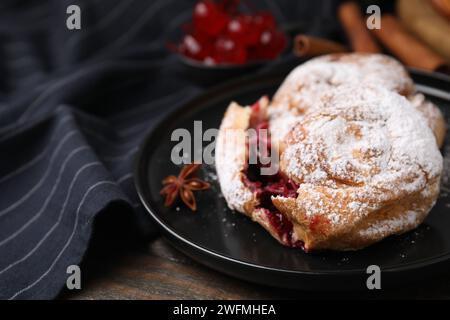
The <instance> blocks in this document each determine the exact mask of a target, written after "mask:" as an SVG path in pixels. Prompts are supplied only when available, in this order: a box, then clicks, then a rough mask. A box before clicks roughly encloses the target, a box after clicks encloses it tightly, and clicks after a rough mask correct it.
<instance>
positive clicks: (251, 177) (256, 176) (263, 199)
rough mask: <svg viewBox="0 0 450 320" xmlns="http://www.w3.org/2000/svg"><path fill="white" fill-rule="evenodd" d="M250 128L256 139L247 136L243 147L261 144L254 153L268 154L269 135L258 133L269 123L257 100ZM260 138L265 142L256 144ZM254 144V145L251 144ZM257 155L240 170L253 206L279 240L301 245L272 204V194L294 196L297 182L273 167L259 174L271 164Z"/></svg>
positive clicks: (269, 149) (291, 228)
mask: <svg viewBox="0 0 450 320" xmlns="http://www.w3.org/2000/svg"><path fill="white" fill-rule="evenodd" d="M250 127H251V128H253V129H255V130H256V139H253V140H252V139H249V141H248V145H247V148H248V149H249V150H250V148H251V147H252V148H254V150H255V149H256V147H258V146H264V147H265V148H266V150H258V154H260V153H261V152H265V153H266V155H269V156H270V152H271V141H270V135H268V134H265V135H262V134H260V130H261V129H266V130H268V129H269V123H268V121H267V120H266V119H264V115H263V114H262V113H261V110H260V106H259V103H258V102H257V103H255V104H254V105H253V106H252V116H251V120H250ZM261 139H264V140H265V142H266V143H264V144H259V142H260V140H261ZM255 146H256V147H255ZM259 160H260V157H258V161H257V163H256V164H247V167H246V169H245V172H244V181H243V182H244V184H245V185H246V186H247V187H248V188H249V189H250V190H252V192H254V193H255V194H256V197H257V199H258V200H259V205H258V207H257V209H263V210H264V212H265V214H266V217H267V220H268V221H269V223H270V225H271V226H272V227H273V229H274V230H275V231H276V232H277V234H278V236H279V238H280V239H281V240H282V241H283V243H284V244H285V245H287V246H290V247H299V248H304V246H303V242H302V241H295V240H293V225H292V223H291V222H290V221H289V219H288V218H286V216H285V215H284V214H282V213H281V212H280V211H279V210H278V209H277V208H276V207H275V206H274V205H273V203H272V199H271V198H272V196H282V197H286V198H296V197H297V189H298V187H299V186H298V184H296V183H295V182H293V181H291V180H289V179H288V178H286V177H285V176H284V175H283V174H282V173H280V172H279V171H278V170H277V173H275V174H273V175H262V174H261V168H263V167H269V166H270V165H271V163H268V164H262V163H261V162H260V161H259Z"/></svg>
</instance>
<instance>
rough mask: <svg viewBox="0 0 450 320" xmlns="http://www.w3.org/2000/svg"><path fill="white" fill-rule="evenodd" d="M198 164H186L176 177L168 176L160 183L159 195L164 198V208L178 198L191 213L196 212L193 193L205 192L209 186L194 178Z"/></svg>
mask: <svg viewBox="0 0 450 320" xmlns="http://www.w3.org/2000/svg"><path fill="white" fill-rule="evenodd" d="M199 168H200V165H199V164H188V165H185V166H184V167H183V169H181V171H180V174H179V175H178V177H176V176H173V175H170V176H168V177H166V178H165V179H164V180H163V181H162V183H163V185H164V187H163V188H162V190H161V192H160V193H161V195H163V196H165V201H164V206H166V207H171V206H172V205H173V204H174V203H175V201H176V200H177V198H178V196H179V197H180V198H181V200H182V201H183V202H184V204H186V205H187V206H188V207H189V209H191V210H192V211H196V210H197V203H196V201H195V197H194V191H199V190H205V189H208V188H209V187H210V184H209V183H208V182H206V181H203V180H201V179H199V178H197V177H196V173H197V171H198V169H199Z"/></svg>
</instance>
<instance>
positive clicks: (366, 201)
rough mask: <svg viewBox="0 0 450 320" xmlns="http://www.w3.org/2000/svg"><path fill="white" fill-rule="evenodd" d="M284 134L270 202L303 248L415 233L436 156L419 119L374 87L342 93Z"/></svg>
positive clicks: (430, 201) (428, 198) (325, 97)
mask: <svg viewBox="0 0 450 320" xmlns="http://www.w3.org/2000/svg"><path fill="white" fill-rule="evenodd" d="M319 101H320V105H319V108H318V110H317V111H316V112H310V113H308V114H307V115H305V117H304V119H303V121H302V122H301V124H297V125H296V126H295V127H294V128H293V129H292V130H291V132H290V133H289V135H288V140H287V141H286V148H285V150H284V152H283V154H282V155H281V163H280V165H281V170H282V171H283V172H284V173H285V174H286V175H288V176H289V177H290V178H291V179H293V180H295V181H296V182H297V183H299V184H300V187H299V189H298V197H297V198H296V199H293V198H282V197H276V198H274V199H273V203H274V205H275V206H276V207H277V208H278V210H280V212H282V213H283V214H284V215H286V216H287V217H289V219H291V221H292V223H293V225H294V230H295V235H296V238H298V239H299V240H301V241H303V242H304V243H305V247H306V248H307V249H337V250H351V249H358V248H362V247H364V246H367V245H369V244H371V243H373V242H376V241H379V240H381V239H383V238H385V237H387V236H389V235H392V234H398V233H403V232H406V231H408V230H411V229H413V228H415V227H417V226H418V225H419V224H420V223H421V222H422V221H423V219H424V218H425V217H426V216H427V214H428V212H429V211H430V209H431V208H432V206H433V205H434V203H435V201H436V198H437V196H438V194H439V182H440V176H441V172H442V161H443V160H442V156H441V154H440V152H439V150H438V147H437V144H436V141H435V138H434V135H433V133H432V131H431V130H430V128H429V126H428V124H427V122H426V120H425V118H424V117H423V116H422V115H421V114H420V113H419V112H418V111H416V110H415V109H414V108H411V105H410V102H409V101H408V100H407V99H406V98H404V97H402V96H400V95H399V94H397V93H395V92H392V91H390V90H388V89H386V88H383V87H380V86H341V87H338V88H334V89H331V90H329V91H328V92H327V93H325V94H322V95H321V98H320V99H319Z"/></svg>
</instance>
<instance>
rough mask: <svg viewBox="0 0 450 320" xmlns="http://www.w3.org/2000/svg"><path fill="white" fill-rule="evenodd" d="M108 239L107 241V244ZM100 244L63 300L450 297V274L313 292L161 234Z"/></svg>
mask: <svg viewBox="0 0 450 320" xmlns="http://www.w3.org/2000/svg"><path fill="white" fill-rule="evenodd" d="M107 243H108V242H107ZM106 247H108V249H105V245H104V244H103V245H99V246H97V247H96V248H95V249H91V250H90V252H89V254H88V255H87V257H86V259H85V261H84V263H83V264H82V268H81V269H82V272H83V284H82V286H83V288H82V289H81V290H80V291H71V292H68V291H66V292H64V293H63V294H62V298H65V299H316V298H344V297H350V298H361V297H369V298H434V299H437V298H450V275H449V276H448V277H447V278H446V279H435V280H434V281H429V282H427V283H426V284H420V285H416V286H412V287H410V288H402V289H399V290H396V291H386V290H380V291H379V292H376V293H374V292H369V291H367V292H363V293H344V294H343V293H317V292H316V293H311V292H301V291H294V290H285V289H275V288H269V287H264V286H260V285H255V284H251V283H247V282H245V281H241V280H237V279H234V278H231V277H228V276H226V275H223V274H220V273H218V272H216V271H213V270H211V269H208V268H206V267H203V266H201V265H199V264H198V263H196V262H194V261H193V260H192V259H190V258H188V257H186V256H185V255H184V254H182V253H180V252H178V251H177V250H175V249H174V248H172V247H171V246H170V244H169V243H167V242H166V241H165V240H164V239H162V238H156V239H154V240H151V241H149V242H147V243H146V244H142V243H128V242H127V243H126V244H123V243H122V244H121V245H120V246H119V247H116V246H111V245H108V244H107V245H106Z"/></svg>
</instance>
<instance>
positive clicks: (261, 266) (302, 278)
mask: <svg viewBox="0 0 450 320" xmlns="http://www.w3.org/2000/svg"><path fill="white" fill-rule="evenodd" d="M412 75H413V77H414V79H415V81H416V83H417V84H418V87H419V89H420V90H421V91H422V92H424V93H426V94H427V96H428V97H429V98H430V99H431V100H433V101H434V102H435V103H436V104H437V105H438V106H439V107H440V108H441V109H442V110H443V111H444V112H446V111H448V110H449V108H450V94H449V93H448V90H449V88H450V80H449V79H448V78H446V77H445V76H442V77H440V76H438V75H433V74H427V73H422V72H418V71H414V70H413V71H412ZM283 79H284V75H279V76H254V77H248V78H245V79H242V80H238V81H235V82H232V83H229V84H226V85H223V86H221V87H218V88H215V89H212V90H211V91H209V92H207V93H206V94H204V95H202V96H201V97H199V98H197V99H195V100H193V101H191V102H190V103H188V104H187V105H185V106H183V107H182V108H180V109H179V110H177V111H175V112H174V113H172V114H171V115H170V116H169V117H167V118H166V119H165V120H163V121H162V122H161V123H160V124H159V125H158V126H157V127H156V129H154V130H153V131H152V132H151V133H150V134H149V135H148V137H147V138H146V139H145V142H144V143H143V145H142V148H141V152H140V156H139V157H138V159H137V164H136V170H135V181H136V186H137V189H138V192H139V195H140V198H141V200H142V202H143V204H144V205H145V207H146V209H147V210H148V213H149V214H150V216H151V217H152V219H153V220H154V221H155V222H156V224H157V225H158V226H159V227H160V228H161V231H162V233H163V235H164V236H165V237H166V238H167V239H168V240H169V241H170V242H171V243H172V244H173V245H174V246H175V247H177V248H178V249H179V250H181V251H183V252H184V253H186V254H187V255H189V256H191V257H192V258H194V259H195V260H197V261H199V262H200V263H202V264H205V265H207V266H209V267H211V268H213V269H216V270H219V271H221V272H224V273H226V274H229V275H232V276H235V277H238V278H241V279H245V280H248V281H252V282H257V283H261V284H266V285H272V286H279V287H288V288H297V289H308V290H350V289H352V290H354V289H365V288H366V280H367V277H368V275H367V273H366V270H367V267H368V266H369V265H378V266H379V267H380V268H381V272H382V276H381V279H382V287H383V288H386V287H389V286H399V285H402V284H406V283H411V282H414V281H418V280H421V279H424V278H426V277H427V276H430V275H436V274H437V273H439V272H445V271H446V268H448V266H450V214H449V210H450V209H449V208H450V195H449V194H447V192H448V191H450V183H449V181H448V177H444V181H443V186H442V191H441V196H440V198H439V200H438V202H437V204H436V206H435V207H434V208H433V210H432V212H431V213H430V215H429V217H428V218H427V220H426V222H425V223H424V224H423V225H422V226H420V227H419V228H418V229H417V230H415V231H412V232H410V233H408V234H404V235H402V236H395V237H390V238H388V239H385V240H384V241H381V242H380V243H378V244H375V245H373V246H370V247H368V248H366V249H363V250H360V251H356V252H343V253H342V252H317V253H309V254H306V253H304V252H303V251H301V250H299V249H291V248H286V247H283V246H281V245H280V244H279V243H278V242H277V241H276V240H274V239H273V238H272V237H271V236H270V235H269V234H268V233H267V232H266V231H265V230H264V229H263V228H261V227H260V226H259V225H258V224H256V223H253V222H252V221H250V220H249V219H248V218H246V217H245V216H243V215H241V214H239V213H235V212H233V211H231V210H229V209H228V208H227V205H226V203H225V200H224V199H223V197H222V196H221V193H220V189H219V187H218V183H217V181H216V180H215V179H214V176H215V168H214V167H213V166H205V165H204V166H203V167H202V171H203V172H201V174H203V176H204V177H206V178H207V179H209V180H210V181H211V182H212V186H213V187H212V189H210V190H207V191H203V192H198V193H197V196H196V197H197V202H198V207H199V210H198V211H197V212H196V213H192V212H190V211H189V210H188V209H186V208H185V207H184V206H182V205H180V206H179V207H178V208H177V207H174V208H170V209H168V208H165V207H164V206H163V199H162V198H161V196H160V195H159V191H160V189H161V180H162V179H163V178H164V177H165V176H167V175H169V174H174V173H177V172H179V167H177V166H176V165H174V164H172V162H171V160H170V159H171V150H172V147H173V146H174V145H175V144H177V142H172V141H171V134H172V131H173V130H174V129H176V128H186V129H187V130H189V131H191V132H192V131H193V123H194V120H201V121H202V123H203V131H205V130H206V129H208V128H218V127H219V125H220V122H221V119H222V116H223V113H224V111H225V108H226V107H227V106H228V104H229V102H230V101H231V100H235V101H238V102H239V103H241V104H251V103H252V102H254V101H256V100H257V99H258V98H259V97H260V96H262V95H265V94H269V95H271V94H273V93H274V92H275V90H276V89H277V87H278V86H279V85H280V83H281V81H282V80H283ZM205 144H207V143H205ZM443 153H444V155H445V156H446V158H448V160H447V159H446V163H447V164H446V166H447V167H448V166H449V163H448V161H450V145H449V141H446V146H445V147H444V148H443ZM447 170H448V168H447ZM444 176H445V174H444Z"/></svg>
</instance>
